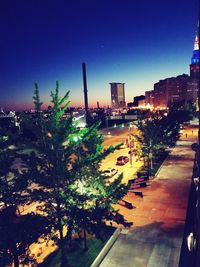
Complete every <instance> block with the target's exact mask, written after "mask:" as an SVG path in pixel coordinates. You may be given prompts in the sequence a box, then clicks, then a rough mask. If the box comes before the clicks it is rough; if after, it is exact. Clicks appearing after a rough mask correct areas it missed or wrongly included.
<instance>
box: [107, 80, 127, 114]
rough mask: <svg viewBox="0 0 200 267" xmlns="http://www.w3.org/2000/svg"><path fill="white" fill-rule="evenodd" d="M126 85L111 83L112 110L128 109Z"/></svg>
mask: <svg viewBox="0 0 200 267" xmlns="http://www.w3.org/2000/svg"><path fill="white" fill-rule="evenodd" d="M124 85H125V84H124V83H110V90H111V107H112V109H123V108H125V107H126V102H125V87H124Z"/></svg>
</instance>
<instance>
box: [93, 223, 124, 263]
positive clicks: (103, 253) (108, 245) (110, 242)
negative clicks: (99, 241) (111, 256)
mask: <svg viewBox="0 0 200 267" xmlns="http://www.w3.org/2000/svg"><path fill="white" fill-rule="evenodd" d="M120 233H121V229H119V228H117V229H116V230H115V231H114V233H113V235H112V236H111V237H110V238H109V240H108V241H107V243H106V244H105V246H104V247H103V249H102V250H101V252H100V253H99V255H98V256H97V257H96V259H95V260H94V261H93V263H92V264H91V265H90V267H98V266H99V264H100V263H101V262H102V260H103V259H104V257H105V256H106V254H107V253H108V251H109V250H110V248H111V247H112V245H113V244H114V243H115V241H116V239H117V238H118V236H119V235H120Z"/></svg>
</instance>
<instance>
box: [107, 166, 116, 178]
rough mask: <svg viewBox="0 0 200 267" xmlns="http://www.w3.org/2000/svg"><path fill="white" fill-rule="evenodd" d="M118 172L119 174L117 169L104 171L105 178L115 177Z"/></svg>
mask: <svg viewBox="0 0 200 267" xmlns="http://www.w3.org/2000/svg"><path fill="white" fill-rule="evenodd" d="M117 172H118V170H117V169H115V168H108V169H106V170H105V171H104V174H105V176H107V177H112V176H113V175H115V174H116V173H117Z"/></svg>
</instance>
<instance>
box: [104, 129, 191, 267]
mask: <svg viewBox="0 0 200 267" xmlns="http://www.w3.org/2000/svg"><path fill="white" fill-rule="evenodd" d="M195 139H196V135H194V131H193V132H192V131H191V133H189V132H187V137H186V135H185V132H184V133H183V135H182V138H181V139H180V141H179V142H178V143H177V145H176V147H175V148H174V149H173V150H172V151H171V154H170V156H169V157H168V158H167V160H166V161H165V163H164V164H163V166H162V168H161V169H160V172H159V173H158V175H157V177H156V178H155V179H154V180H153V181H152V183H151V186H149V187H147V188H144V189H143V193H144V198H138V197H136V196H127V197H126V199H127V200H128V201H129V202H131V203H132V204H133V205H134V206H135V207H136V208H135V209H133V210H127V209H126V208H124V207H121V206H119V209H120V211H121V212H122V214H124V216H125V219H127V220H128V221H132V222H133V223H134V225H133V227H132V228H130V229H129V230H123V231H122V233H121V234H120V235H119V238H118V239H117V241H116V242H115V244H114V245H113V247H112V248H111V250H110V251H109V253H108V254H107V256H106V257H105V258H104V260H103V261H102V263H101V264H100V267H177V266H178V263H179V257H180V250H181V244H182V237H183V231H184V225H185V217H186V210H187V203H188V197H189V190H190V184H191V177H192V169H193V159H194V152H193V151H192V150H191V144H192V142H194V141H195ZM188 267H189V266H188Z"/></svg>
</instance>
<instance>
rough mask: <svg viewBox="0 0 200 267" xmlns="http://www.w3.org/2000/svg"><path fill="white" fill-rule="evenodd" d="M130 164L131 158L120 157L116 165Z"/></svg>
mask: <svg viewBox="0 0 200 267" xmlns="http://www.w3.org/2000/svg"><path fill="white" fill-rule="evenodd" d="M127 162H129V158H128V157H127V156H120V157H118V158H117V162H116V165H125V164H126V163H127Z"/></svg>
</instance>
